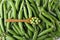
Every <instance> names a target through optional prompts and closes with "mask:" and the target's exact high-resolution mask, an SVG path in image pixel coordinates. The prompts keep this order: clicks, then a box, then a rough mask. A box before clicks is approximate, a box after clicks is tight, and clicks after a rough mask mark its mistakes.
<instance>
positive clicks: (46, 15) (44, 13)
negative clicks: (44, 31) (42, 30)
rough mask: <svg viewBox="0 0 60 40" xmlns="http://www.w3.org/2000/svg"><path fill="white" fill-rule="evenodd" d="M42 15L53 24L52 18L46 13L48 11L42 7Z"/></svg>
mask: <svg viewBox="0 0 60 40" xmlns="http://www.w3.org/2000/svg"><path fill="white" fill-rule="evenodd" d="M42 15H44V16H45V17H47V18H48V19H50V20H51V21H52V23H53V24H54V20H53V19H52V17H51V16H49V15H48V12H46V11H45V10H44V9H42Z"/></svg>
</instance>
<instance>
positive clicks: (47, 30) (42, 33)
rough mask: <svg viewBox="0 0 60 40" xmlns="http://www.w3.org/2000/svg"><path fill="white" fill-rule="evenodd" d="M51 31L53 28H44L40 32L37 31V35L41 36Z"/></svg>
mask: <svg viewBox="0 0 60 40" xmlns="http://www.w3.org/2000/svg"><path fill="white" fill-rule="evenodd" d="M51 31H53V28H49V29H46V30H44V31H42V32H41V33H39V35H38V37H39V36H42V35H44V34H46V33H48V32H51Z"/></svg>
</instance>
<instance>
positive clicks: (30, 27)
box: [25, 23, 34, 32]
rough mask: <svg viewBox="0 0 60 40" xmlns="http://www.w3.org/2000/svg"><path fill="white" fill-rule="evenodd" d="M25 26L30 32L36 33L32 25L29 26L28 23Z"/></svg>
mask: <svg viewBox="0 0 60 40" xmlns="http://www.w3.org/2000/svg"><path fill="white" fill-rule="evenodd" d="M25 25H26V27H27V28H28V29H29V30H30V31H32V32H34V28H33V27H32V26H31V25H29V24H28V23H25Z"/></svg>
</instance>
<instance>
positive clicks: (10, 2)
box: [8, 0, 16, 18]
mask: <svg viewBox="0 0 60 40" xmlns="http://www.w3.org/2000/svg"><path fill="white" fill-rule="evenodd" d="M8 2H9V4H10V5H11V7H12V10H13V13H12V16H13V18H16V8H15V5H14V3H13V2H12V0H9V1H8Z"/></svg>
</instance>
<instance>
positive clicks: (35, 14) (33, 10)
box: [31, 7, 37, 17]
mask: <svg viewBox="0 0 60 40" xmlns="http://www.w3.org/2000/svg"><path fill="white" fill-rule="evenodd" d="M31 10H32V12H33V14H34V16H35V17H37V13H36V12H35V9H33V7H31Z"/></svg>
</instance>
